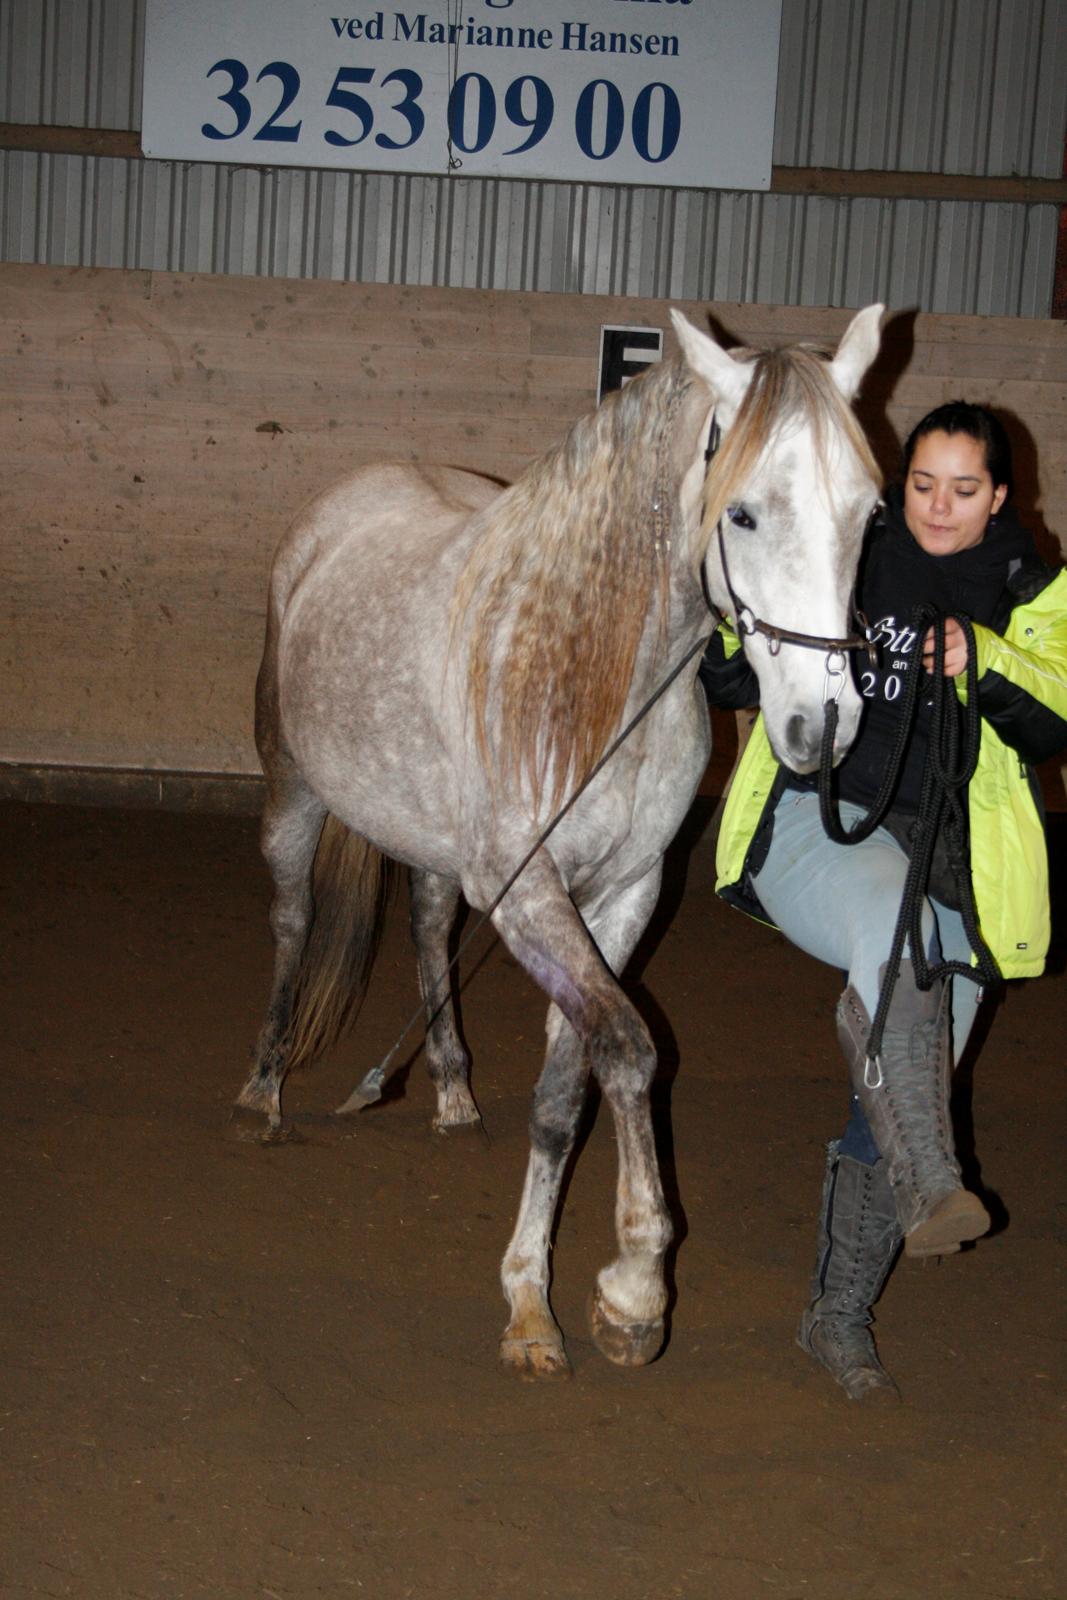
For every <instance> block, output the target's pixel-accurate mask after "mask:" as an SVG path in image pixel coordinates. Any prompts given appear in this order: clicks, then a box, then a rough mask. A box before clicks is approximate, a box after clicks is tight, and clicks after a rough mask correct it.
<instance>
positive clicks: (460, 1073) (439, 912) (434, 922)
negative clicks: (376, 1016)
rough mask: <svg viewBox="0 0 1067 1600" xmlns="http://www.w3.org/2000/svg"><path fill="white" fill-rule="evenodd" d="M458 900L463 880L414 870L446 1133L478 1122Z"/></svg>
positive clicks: (424, 984)
mask: <svg viewBox="0 0 1067 1600" xmlns="http://www.w3.org/2000/svg"><path fill="white" fill-rule="evenodd" d="M458 905H459V885H458V884H457V883H454V882H453V881H452V880H451V879H450V878H442V877H440V876H439V875H438V874H437V873H436V872H421V871H418V870H416V869H414V868H413V869H412V873H411V934H412V938H413V939H414V941H415V956H416V960H417V962H418V969H419V988H420V990H421V992H422V998H423V1002H424V1004H425V1006H426V1064H427V1067H428V1068H429V1073H430V1078H431V1081H432V1082H433V1086H434V1088H435V1089H436V1091H437V1115H436V1116H435V1117H434V1121H433V1125H434V1127H435V1128H436V1129H437V1130H438V1131H439V1132H441V1133H447V1132H448V1131H449V1129H450V1128H460V1127H469V1126H470V1124H471V1123H478V1122H480V1121H481V1118H480V1117H479V1115H478V1107H477V1106H476V1105H475V1103H474V1100H473V1099H472V1097H471V1092H470V1076H469V1075H470V1056H469V1055H468V1053H467V1051H466V1049H465V1048H464V1045H463V1041H462V1039H461V1038H460V1036H459V1030H458V1028H457V1026H456V1014H455V1007H454V1005H453V1001H452V975H451V970H450V968H449V964H448V935H449V933H450V931H451V928H452V924H453V922H454V921H455V917H456V908H457V906H458Z"/></svg>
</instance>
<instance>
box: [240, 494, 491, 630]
mask: <svg viewBox="0 0 1067 1600" xmlns="http://www.w3.org/2000/svg"><path fill="white" fill-rule="evenodd" d="M501 487H502V486H501V484H500V483H499V482H497V481H496V480H494V479H492V478H487V477H485V476H484V475H483V474H481V473H477V472H468V471H465V470H464V469H462V468H459V467H434V466H430V467H422V466H413V465H408V464H405V463H403V462H375V463H373V464H371V465H369V466H365V467H359V468H357V469H356V471H354V472H351V473H349V474H348V475H347V476H346V477H344V478H340V479H338V480H337V481H336V482H335V483H333V484H331V485H330V486H329V487H328V488H327V489H324V490H323V491H322V492H321V493H320V494H317V495H316V496H315V497H314V499H312V500H309V501H307V502H306V503H305V504H304V505H303V506H302V507H301V508H300V510H299V511H298V512H297V513H296V515H295V517H294V518H293V520H292V522H291V523H290V524H289V527H288V528H287V529H286V532H285V533H284V534H283V536H282V538H281V540H280V542H279V544H278V547H277V549H276V550H275V553H274V560H273V564H272V568H271V582H270V591H271V593H270V598H271V607H272V610H274V612H275V614H276V615H278V616H280V614H281V613H282V612H283V611H284V609H285V607H286V605H287V604H288V601H289V599H290V597H291V595H292V594H293V592H294V590H295V588H296V587H297V585H298V584H299V583H300V582H301V580H303V579H304V578H305V577H306V576H307V574H308V573H309V572H310V571H311V570H312V569H313V568H314V567H315V565H316V564H317V563H318V562H320V561H325V560H328V559H332V558H333V557H334V556H335V555H336V554H337V553H338V552H339V551H344V550H348V551H350V552H351V553H352V559H355V560H359V561H360V562H361V564H363V563H367V564H372V563H373V562H374V561H375V559H376V558H377V559H378V560H380V561H382V562H384V563H387V564H388V565H389V566H391V567H393V568H394V570H395V566H396V563H398V562H399V563H403V562H405V561H406V560H409V559H410V560H418V559H419V557H420V556H421V557H423V558H425V557H426V556H428V555H429V553H430V551H431V550H432V549H440V547H441V546H442V544H447V543H448V542H449V541H450V540H452V539H454V538H455V537H456V536H457V535H458V533H459V532H460V531H461V530H462V529H463V528H465V527H466V525H467V524H468V523H469V522H470V521H471V519H472V518H473V517H475V516H476V515H477V514H478V512H480V511H483V510H484V509H485V507H486V506H488V505H489V504H490V503H491V502H492V501H493V500H494V499H495V498H496V496H497V495H498V494H499V493H500V491H501ZM360 552H362V556H361V555H360V554H359V553H360Z"/></svg>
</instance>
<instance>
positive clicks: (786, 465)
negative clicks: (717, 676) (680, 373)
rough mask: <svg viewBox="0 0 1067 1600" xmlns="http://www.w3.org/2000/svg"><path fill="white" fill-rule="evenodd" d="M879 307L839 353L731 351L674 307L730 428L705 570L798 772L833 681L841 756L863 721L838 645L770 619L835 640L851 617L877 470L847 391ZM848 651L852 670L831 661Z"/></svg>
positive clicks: (769, 722) (811, 757) (778, 739)
mask: <svg viewBox="0 0 1067 1600" xmlns="http://www.w3.org/2000/svg"><path fill="white" fill-rule="evenodd" d="M883 310H884V307H882V306H880V305H874V306H868V307H867V309H866V310H864V311H861V312H859V313H858V315H857V316H855V317H854V318H853V320H852V322H851V323H850V324H849V326H848V328H847V329H846V331H845V334H844V337H843V338H842V340H841V343H840V345H839V346H838V349H837V353H836V355H835V356H834V357H833V358H832V359H828V358H826V357H824V356H823V355H821V354H820V353H818V352H816V351H814V350H811V349H805V348H803V347H800V348H797V347H792V348H788V349H783V350H772V351H762V352H755V351H751V350H740V351H733V352H729V353H728V352H727V351H725V350H724V349H723V348H722V347H721V346H720V345H718V344H716V342H715V340H714V339H712V338H710V337H709V336H708V335H707V334H705V333H701V332H699V331H698V330H697V329H696V328H694V327H693V326H692V324H691V323H689V322H687V321H686V319H685V318H684V317H682V316H680V315H679V314H678V313H677V312H672V313H671V315H672V317H673V320H674V326H675V329H676V331H677V334H678V339H679V342H680V343H681V346H682V351H683V354H684V356H685V360H686V363H687V364H688V366H689V368H690V370H691V371H692V372H693V373H694V374H695V376H696V377H697V378H699V379H700V380H701V381H702V382H703V383H704V384H705V385H706V386H707V388H708V390H709V391H710V395H711V406H712V408H713V412H714V417H715V421H716V423H717V424H718V427H719V430H720V435H721V442H720V445H719V449H718V451H717V453H716V454H715V456H714V457H713V459H712V461H711V464H710V467H709V469H708V474H707V482H706V485H705V502H704V503H705V511H704V532H703V538H704V545H703V549H704V578H705V583H706V585H707V590H708V594H709V595H710V597H711V599H712V601H713V603H714V604H715V606H716V607H717V608H718V609H719V610H720V611H722V612H723V613H724V614H725V615H726V616H728V617H731V618H732V619H733V620H734V622H735V625H738V624H739V626H738V632H739V633H740V634H741V635H742V639H743V644H744V649H745V654H746V655H747V657H748V660H749V662H750V663H751V665H752V667H753V668H754V669H755V672H756V675H757V677H758V678H759V684H760V704H761V707H762V710H763V714H764V719H765V723H766V727H767V733H768V735H769V737H770V741H771V744H772V746H773V748H774V751H775V753H776V754H777V756H778V758H779V759H780V760H781V761H783V762H784V763H785V765H786V766H788V767H792V768H793V770H794V771H796V772H811V771H812V770H813V769H814V768H815V767H816V766H817V765H818V762H819V747H820V743H821V739H822V729H823V720H824V703H825V700H826V698H827V693H828V691H829V692H833V691H834V690H835V689H837V688H839V689H840V697H839V700H838V727H837V737H836V741H835V746H834V749H835V758H836V759H840V757H841V756H842V755H843V754H844V752H845V751H846V750H847V749H848V747H849V745H850V744H851V743H852V740H853V738H854V737H855V734H856V729H857V727H858V725H859V717H860V704H861V703H860V697H859V694H858V692H857V689H856V686H855V683H854V682H853V676H852V672H851V668H850V666H849V665H848V664H846V663H844V662H843V659H842V656H841V654H840V652H838V653H836V654H831V653H830V652H829V651H828V650H826V649H823V648H819V647H818V646H817V645H815V644H814V643H811V642H809V643H807V644H800V643H795V642H788V641H784V640H776V639H775V637H774V631H775V630H778V631H779V633H782V632H785V631H789V632H792V633H796V634H802V635H806V636H809V638H814V637H815V636H817V637H818V638H820V639H826V640H833V639H841V638H843V637H845V636H847V635H849V634H851V633H852V632H853V631H854V629H853V625H852V619H851V616H850V604H849V602H850V597H851V594H852V590H853V585H854V583H855V578H856V568H857V565H858V563H859V558H860V548H861V545H862V541H863V534H864V529H865V528H866V525H867V521H868V518H869V516H870V513H871V510H872V508H873V507H874V505H875V503H876V500H877V497H878V484H879V475H878V469H877V467H876V465H875V462H874V459H873V457H872V456H871V452H870V449H869V447H868V445H867V442H866V440H865V438H864V436H863V433H862V430H861V429H860V426H859V424H858V422H857V421H856V419H855V416H854V415H853V413H852V410H851V407H850V402H851V400H852V398H853V396H854V395H855V393H856V391H857V389H858V388H859V385H860V382H861V380H862V378H863V375H864V373H865V372H866V371H867V368H868V367H869V366H870V364H871V362H872V361H873V360H874V357H875V355H876V354H877V351H878V344H879V332H878V328H879V322H880V319H881V315H882V312H883ZM724 555H725V571H724V565H723V556H724ZM754 622H762V623H767V624H769V625H770V629H771V631H770V633H769V634H768V633H764V632H762V631H760V630H759V629H756V630H753V629H752V624H753V623H754ZM842 665H844V674H843V677H840V676H838V677H837V678H835V677H834V676H833V674H832V671H831V672H829V673H828V667H829V668H831V669H834V668H838V669H840V668H841V667H842Z"/></svg>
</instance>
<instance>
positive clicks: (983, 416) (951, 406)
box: [900, 400, 1015, 500]
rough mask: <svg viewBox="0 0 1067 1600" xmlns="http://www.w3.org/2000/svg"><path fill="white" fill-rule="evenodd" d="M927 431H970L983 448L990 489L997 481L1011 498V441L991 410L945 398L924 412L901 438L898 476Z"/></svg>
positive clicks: (998, 486)
mask: <svg viewBox="0 0 1067 1600" xmlns="http://www.w3.org/2000/svg"><path fill="white" fill-rule="evenodd" d="M928 433H967V434H970V436H971V438H972V439H976V440H977V441H978V443H979V444H980V445H982V447H983V448H984V450H985V464H986V466H987V467H988V468H989V476H990V477H991V478H992V480H993V487H994V489H999V488H1000V485H1001V484H1004V485H1005V486H1006V487H1007V490H1008V493H1007V495H1006V496H1005V498H1006V499H1008V500H1010V499H1011V497H1012V494H1013V493H1014V491H1015V479H1014V478H1013V476H1012V470H1011V445H1010V444H1009V442H1008V436H1007V434H1006V433H1005V432H1004V425H1003V423H1001V422H1000V421H999V420H998V418H996V417H995V416H994V415H993V413H992V411H987V410H986V408H985V406H972V405H971V404H970V403H969V402H968V401H966V400H949V401H947V402H946V404H945V405H943V406H938V407H937V408H936V410H934V411H930V412H927V414H926V416H925V417H923V419H922V421H921V422H917V423H916V424H915V426H914V428H912V430H911V432H910V433H909V434H908V437H907V440H906V442H905V445H904V451H903V454H902V456H901V458H900V475H901V478H902V479H906V478H907V476H908V470H909V468H910V467H911V458H912V456H913V455H914V454H915V446H916V445H917V444H918V442H919V440H920V439H921V438H923V437H924V435H926V434H928Z"/></svg>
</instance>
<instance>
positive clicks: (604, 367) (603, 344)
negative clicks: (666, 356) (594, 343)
mask: <svg viewBox="0 0 1067 1600" xmlns="http://www.w3.org/2000/svg"><path fill="white" fill-rule="evenodd" d="M662 354H663V331H662V329H660V328H622V327H602V328H601V330H600V382H599V384H598V385H597V393H596V400H597V405H599V404H600V402H601V400H603V398H604V396H605V395H606V394H610V393H611V391H612V389H621V388H623V387H624V386H625V385H626V384H627V383H629V381H630V379H631V378H636V377H637V374H638V373H639V372H644V370H645V368H646V367H647V366H650V365H651V364H652V362H653V361H658V360H659V359H660V357H661V356H662Z"/></svg>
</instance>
